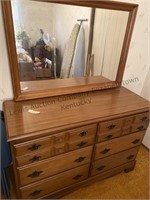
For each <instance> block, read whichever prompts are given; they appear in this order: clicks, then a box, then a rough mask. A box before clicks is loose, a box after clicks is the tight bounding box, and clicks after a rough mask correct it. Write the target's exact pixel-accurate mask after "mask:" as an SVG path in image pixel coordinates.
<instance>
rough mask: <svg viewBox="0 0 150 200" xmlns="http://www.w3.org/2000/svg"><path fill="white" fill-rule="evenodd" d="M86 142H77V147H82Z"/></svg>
mask: <svg viewBox="0 0 150 200" xmlns="http://www.w3.org/2000/svg"><path fill="white" fill-rule="evenodd" d="M86 144H87V142H83V141H82V142H80V143H79V144H77V146H78V147H80V148H81V147H84V146H85V145H86Z"/></svg>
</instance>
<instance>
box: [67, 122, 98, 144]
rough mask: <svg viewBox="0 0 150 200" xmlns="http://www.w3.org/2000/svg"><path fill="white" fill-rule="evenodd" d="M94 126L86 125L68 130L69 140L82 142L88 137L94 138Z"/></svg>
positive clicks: (95, 126)
mask: <svg viewBox="0 0 150 200" xmlns="http://www.w3.org/2000/svg"><path fill="white" fill-rule="evenodd" d="M96 128H97V125H96V124H92V125H88V126H83V127H80V128H76V129H74V130H70V131H69V132H68V133H69V140H70V141H74V140H79V141H80V140H82V139H84V138H88V137H91V136H93V137H95V135H96Z"/></svg>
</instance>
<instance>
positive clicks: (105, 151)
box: [100, 149, 110, 154]
mask: <svg viewBox="0 0 150 200" xmlns="http://www.w3.org/2000/svg"><path fill="white" fill-rule="evenodd" d="M109 151H110V149H104V150H103V151H101V152H100V153H102V154H106V153H108V152H109Z"/></svg>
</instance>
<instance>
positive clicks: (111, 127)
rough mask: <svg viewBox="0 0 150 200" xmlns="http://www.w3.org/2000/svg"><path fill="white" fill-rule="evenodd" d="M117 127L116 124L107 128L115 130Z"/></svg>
mask: <svg viewBox="0 0 150 200" xmlns="http://www.w3.org/2000/svg"><path fill="white" fill-rule="evenodd" d="M115 127H116V125H114V124H111V125H110V126H107V128H108V129H113V128H115Z"/></svg>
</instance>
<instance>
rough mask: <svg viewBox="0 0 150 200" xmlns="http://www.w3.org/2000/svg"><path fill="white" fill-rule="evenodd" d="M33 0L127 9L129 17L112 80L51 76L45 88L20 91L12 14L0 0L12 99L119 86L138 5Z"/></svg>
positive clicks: (110, 2) (99, 1) (111, 2)
mask: <svg viewBox="0 0 150 200" xmlns="http://www.w3.org/2000/svg"><path fill="white" fill-rule="evenodd" d="M35 1H43V2H50V3H61V4H69V5H78V6H86V7H95V8H105V9H110V10H122V11H128V12H129V18H128V23H127V27H126V33H125V38H124V42H123V47H122V51H121V57H120V62H119V67H118V72H117V76H116V80H115V81H110V82H104V83H100V82H99V79H98V77H82V78H73V79H61V80H59V79H55V80H50V81H51V85H50V84H49V85H50V86H49V88H47V89H44V90H36V91H29V92H22V93H21V88H20V80H19V70H18V62H17V54H16V45H15V35H14V28H13V18H12V11H11V0H7V1H6V0H2V2H1V3H2V10H3V17H4V24H5V32H6V39H7V46H8V55H9V63H10V69H11V75H12V84H13V92H14V99H15V100H16V101H21V100H28V99H35V98H42V97H49V96H57V95H64V94H72V93H80V92H86V91H92V90H100V89H107V88H116V87H120V86H121V82H122V78H123V73H124V68H125V64H126V60H127V55H128V51H129V45H130V41H131V36H132V32H133V27H134V24H135V19H136V14H137V10H138V5H137V4H131V3H123V2H115V1H110V0H105V1H104V0H95V1H68V0H66V1H62V0H57V1H52V0H35Z"/></svg>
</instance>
